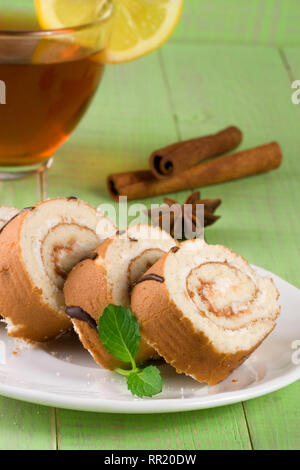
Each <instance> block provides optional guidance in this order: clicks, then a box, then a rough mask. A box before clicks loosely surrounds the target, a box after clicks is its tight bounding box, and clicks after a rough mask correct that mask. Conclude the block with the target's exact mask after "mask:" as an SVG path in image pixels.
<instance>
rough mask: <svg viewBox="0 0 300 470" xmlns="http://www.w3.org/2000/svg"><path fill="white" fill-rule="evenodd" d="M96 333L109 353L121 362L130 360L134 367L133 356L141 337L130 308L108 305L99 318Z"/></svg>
mask: <svg viewBox="0 0 300 470" xmlns="http://www.w3.org/2000/svg"><path fill="white" fill-rule="evenodd" d="M98 333H99V337H100V339H101V340H102V342H103V344H104V346H105V348H106V349H107V350H108V352H110V354H112V355H113V356H115V357H116V358H117V359H119V360H120V361H122V362H131V364H132V366H133V368H134V369H135V368H136V365H135V361H134V358H135V355H136V353H137V351H138V348H139V343H140V339H141V337H140V335H139V325H138V322H137V319H136V318H135V317H134V316H133V315H132V313H131V310H130V309H127V308H124V307H121V306H118V305H112V304H110V305H108V307H106V308H105V309H104V310H103V313H102V315H101V317H100V318H99V322H98Z"/></svg>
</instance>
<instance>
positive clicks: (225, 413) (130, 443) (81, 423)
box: [58, 404, 250, 450]
mask: <svg viewBox="0 0 300 470" xmlns="http://www.w3.org/2000/svg"><path fill="white" fill-rule="evenodd" d="M242 415H243V412H242V405H241V404H238V405H233V406H227V407H226V408H215V409H211V410H202V411H197V412H188V413H176V414H157V415H111V414H97V413H79V412H78V413H76V412H72V411H67V410H60V412H59V421H58V448H59V449H72V450H75V449H87V450H88V449H90V450H91V449H97V450H99V449H104V450H105V449H115V450H117V449H122V450H126V449H131V450H138V449H146V450H155V449H157V450H161V449H168V450H173V449H179V450H185V449H188V450H196V449H201V450H203V449H239V450H241V449H250V441H249V436H248V431H247V427H246V424H245V421H244V419H243V418H242Z"/></svg>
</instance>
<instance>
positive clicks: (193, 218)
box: [148, 191, 222, 238]
mask: <svg viewBox="0 0 300 470" xmlns="http://www.w3.org/2000/svg"><path fill="white" fill-rule="evenodd" d="M164 203H165V206H163V207H159V208H155V209H149V210H148V216H149V217H150V218H151V222H152V224H153V225H159V226H160V227H161V228H163V229H164V230H167V231H169V232H170V234H171V235H172V236H173V237H174V236H175V238H178V237H176V234H178V233H184V235H185V236H184V238H193V237H195V236H198V235H199V233H200V232H199V228H200V230H203V226H202V225H203V219H202V215H203V213H202V212H201V211H199V210H198V209H199V205H200V204H203V205H204V227H208V226H209V225H212V224H213V223H215V222H216V221H217V220H218V219H219V218H220V216H219V215H215V210H216V209H217V208H218V207H219V206H220V204H221V203H222V200H221V199H201V195H200V192H199V191H195V192H193V193H192V194H190V196H188V198H187V199H186V201H185V203H184V204H183V205H181V204H179V203H178V202H177V201H176V200H175V199H170V198H167V197H165V198H164ZM166 214H169V216H168V220H167V222H168V227H166V224H165V223H164V222H165V219H164V216H165V215H166ZM200 215H201V220H199V219H200ZM188 223H189V226H190V227H191V229H192V230H191V231H190V234H191V236H187V233H186V227H187V226H188ZM179 238H182V237H179Z"/></svg>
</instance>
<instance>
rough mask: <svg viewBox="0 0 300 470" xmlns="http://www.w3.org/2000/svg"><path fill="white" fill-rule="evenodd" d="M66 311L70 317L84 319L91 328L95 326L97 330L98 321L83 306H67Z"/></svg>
mask: <svg viewBox="0 0 300 470" xmlns="http://www.w3.org/2000/svg"><path fill="white" fill-rule="evenodd" d="M65 312H66V314H67V315H68V316H69V317H70V318H74V319H76V320H81V321H84V322H86V323H88V324H89V325H90V327H91V328H94V329H95V330H97V323H96V321H95V320H94V318H92V317H91V315H89V314H88V313H87V312H86V311H85V310H83V309H82V308H81V307H66V310H65Z"/></svg>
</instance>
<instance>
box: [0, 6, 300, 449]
mask: <svg viewBox="0 0 300 470" xmlns="http://www.w3.org/2000/svg"><path fill="white" fill-rule="evenodd" d="M299 14H300V5H299V4H297V5H296V2H295V1H292V0H290V1H288V0H252V1H251V2H248V1H245V0H243V1H241V0H213V1H212V0H201V1H200V0H199V1H198V0H186V7H185V12H184V17H183V20H182V22H181V24H180V26H179V28H178V30H177V31H176V33H175V35H174V36H173V38H172V40H171V41H170V42H169V43H168V44H167V45H166V46H164V47H163V48H162V49H161V50H159V51H157V52H155V53H153V54H151V55H149V56H148V57H146V58H144V59H142V60H140V61H137V62H135V63H130V64H126V65H122V66H118V67H108V68H107V71H106V75H105V78H104V80H103V83H102V85H101V86H100V89H99V92H98V94H97V97H96V99H95V101H94V103H93V105H92V106H91V108H90V109H89V111H88V114H87V115H86V117H85V118H84V120H83V121H82V123H81V124H80V126H79V127H78V129H77V130H76V132H75V133H74V135H73V136H72V138H71V139H70V140H69V142H68V143H66V144H65V145H64V146H63V147H62V148H61V149H60V150H59V152H58V153H57V155H56V159H55V163H54V165H53V167H52V169H51V170H50V172H49V177H48V193H49V196H51V197H52V196H58V195H59V196H64V195H68V196H69V195H70V194H72V195H77V196H79V197H81V198H83V199H85V200H87V201H88V202H90V203H92V204H96V205H98V204H99V203H101V202H104V201H108V200H109V199H108V196H107V193H106V188H105V183H104V181H105V176H106V175H107V174H108V173H109V172H112V171H115V170H120V171H121V170H126V169H134V168H142V167H145V166H146V165H147V158H148V155H149V153H150V152H151V151H152V150H153V149H155V148H157V147H159V146H162V145H165V144H167V143H169V142H173V141H175V140H177V139H185V138H189V137H193V136H198V135H201V134H206V133H209V132H213V131H216V130H219V129H221V128H223V127H225V126H227V125H230V124H234V125H237V126H239V127H240V128H241V129H242V130H243V131H244V133H245V138H244V142H243V147H244V148H246V147H250V146H255V145H258V144H262V143H265V142H268V141H272V140H277V141H279V142H280V144H281V145H282V148H283V152H284V162H283V165H282V167H281V168H280V169H279V170H278V171H276V172H271V173H268V174H265V175H261V176H257V177H253V178H249V179H246V180H243V181H236V182H232V183H227V184H222V185H217V186H212V187H208V188H204V189H203V191H202V194H203V196H204V197H221V198H222V199H223V205H222V206H221V209H220V211H219V212H220V213H221V215H222V218H221V220H220V221H219V222H218V223H217V224H216V225H215V226H213V227H211V228H209V229H207V232H206V237H207V240H208V242H210V243H223V244H225V245H228V246H229V247H231V248H233V249H234V250H236V251H238V252H239V253H241V254H242V255H244V256H245V257H246V258H248V259H249V261H250V262H252V263H254V264H258V265H260V266H263V267H264V268H266V269H269V270H271V271H273V272H275V273H276V274H278V275H279V276H281V277H283V278H284V279H286V280H287V281H289V282H291V283H293V284H294V285H296V286H297V287H300V269H299V266H300V244H299V240H300V218H299V216H300V197H299V196H300V194H299V184H300V106H297V105H293V104H292V101H291V93H292V90H291V82H292V81H293V80H294V79H297V78H298V79H300V24H299ZM32 186H33V185H32V181H29V180H25V181H23V182H22V183H20V185H19V186H18V190H16V189H15V188H14V187H9V188H8V187H7V186H4V185H3V184H2V185H1V186H0V202H1V203H4V202H5V199H6V198H7V197H8V196H7V195H9V197H14V198H15V204H16V205H17V206H19V207H22V206H25V205H29V204H31V203H33V202H34V201H35V199H36V194H35V193H34V192H33V191H32V189H31V188H32ZM186 194H187V193H184V192H183V193H179V194H178V195H177V197H178V199H179V200H182V201H183V200H184V198H185V196H186ZM155 200H156V201H158V200H160V198H156V199H155ZM148 203H149V201H148ZM298 339H299V338H298ZM299 396H300V383H299V382H298V383H295V384H293V385H291V386H289V387H287V388H285V389H283V390H280V391H278V392H275V393H272V394H270V395H267V396H264V397H261V398H258V399H255V400H251V401H248V402H245V403H238V404H236V405H232V406H227V407H222V408H216V409H210V410H202V411H195V412H186V413H176V414H165V415H152V416H142V415H138V416H134V415H111V414H97V413H85V412H75V411H67V410H58V409H57V410H55V409H53V408H47V407H42V406H36V405H31V404H26V403H22V402H18V401H15V400H10V399H6V398H1V397H0V448H1V449H57V448H58V449H297V448H298V449H299V447H300V426H299V423H300V410H299Z"/></svg>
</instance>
